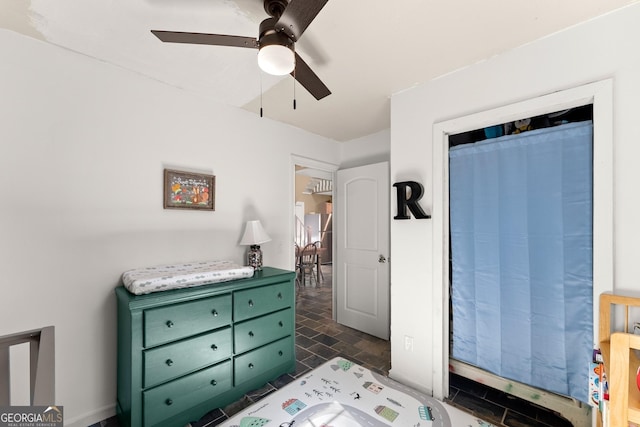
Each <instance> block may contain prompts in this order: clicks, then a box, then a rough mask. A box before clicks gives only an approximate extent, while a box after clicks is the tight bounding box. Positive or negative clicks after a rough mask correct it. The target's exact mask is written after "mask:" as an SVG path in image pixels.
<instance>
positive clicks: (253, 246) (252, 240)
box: [240, 220, 271, 270]
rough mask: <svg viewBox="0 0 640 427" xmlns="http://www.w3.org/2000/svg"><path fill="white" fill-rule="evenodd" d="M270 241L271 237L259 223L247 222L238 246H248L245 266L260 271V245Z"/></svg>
mask: <svg viewBox="0 0 640 427" xmlns="http://www.w3.org/2000/svg"><path fill="white" fill-rule="evenodd" d="M270 240H271V237H269V235H268V234H267V232H266V231H264V228H263V227H262V224H261V223H260V221H258V220H254V221H247V225H246V227H245V229H244V235H243V236H242V240H240V244H241V245H245V246H249V250H248V251H247V264H248V265H250V266H251V267H253V269H254V270H262V250H260V244H262V243H265V242H268V241H270Z"/></svg>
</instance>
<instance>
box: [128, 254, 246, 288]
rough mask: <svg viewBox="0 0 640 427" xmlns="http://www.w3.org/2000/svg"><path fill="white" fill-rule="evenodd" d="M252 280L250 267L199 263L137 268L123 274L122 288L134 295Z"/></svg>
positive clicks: (226, 263)
mask: <svg viewBox="0 0 640 427" xmlns="http://www.w3.org/2000/svg"><path fill="white" fill-rule="evenodd" d="M247 277H253V267H250V266H249V267H245V266H240V265H237V264H235V263H234V262H232V261H198V262H189V263H184V264H167V265H159V266H155V267H145V268H137V269H134V270H129V271H125V272H124V273H123V274H122V283H123V284H124V287H125V288H126V289H127V290H128V291H129V292H131V293H132V294H135V295H143V294H148V293H151V292H159V291H168V290H170V289H181V288H191V287H194V286H201V285H208V284H212V283H220V282H228V281H230V280H237V279H244V278H247Z"/></svg>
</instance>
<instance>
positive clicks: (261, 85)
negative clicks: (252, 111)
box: [260, 73, 262, 117]
mask: <svg viewBox="0 0 640 427" xmlns="http://www.w3.org/2000/svg"><path fill="white" fill-rule="evenodd" d="M260 117H262V73H260Z"/></svg>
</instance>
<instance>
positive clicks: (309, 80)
mask: <svg viewBox="0 0 640 427" xmlns="http://www.w3.org/2000/svg"><path fill="white" fill-rule="evenodd" d="M291 75H292V76H293V77H295V79H296V80H297V81H298V83H300V84H301V85H302V86H303V87H304V88H305V89H306V90H308V91H309V93H310V94H311V95H313V97H314V98H315V99H317V100H318V101H319V100H321V99H322V98H324V97H325V96H327V95H331V91H330V90H329V88H328V87H327V86H325V84H324V83H322V81H321V80H320V78H319V77H318V76H317V75H316V73H314V72H313V70H312V69H311V68H310V67H309V66H308V65H307V63H306V62H304V61H303V60H302V58H300V55H298V54H297V53H296V69H295V70H294V71H293V72H292V73H291Z"/></svg>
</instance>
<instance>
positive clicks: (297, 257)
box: [293, 242, 302, 287]
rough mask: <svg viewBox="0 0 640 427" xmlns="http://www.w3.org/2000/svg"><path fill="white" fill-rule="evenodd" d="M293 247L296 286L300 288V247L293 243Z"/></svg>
mask: <svg viewBox="0 0 640 427" xmlns="http://www.w3.org/2000/svg"><path fill="white" fill-rule="evenodd" d="M293 246H294V248H295V257H296V260H295V270H296V285H297V286H298V287H300V286H301V283H300V277H301V275H302V269H301V261H300V256H301V249H300V245H298V243H297V242H293Z"/></svg>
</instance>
